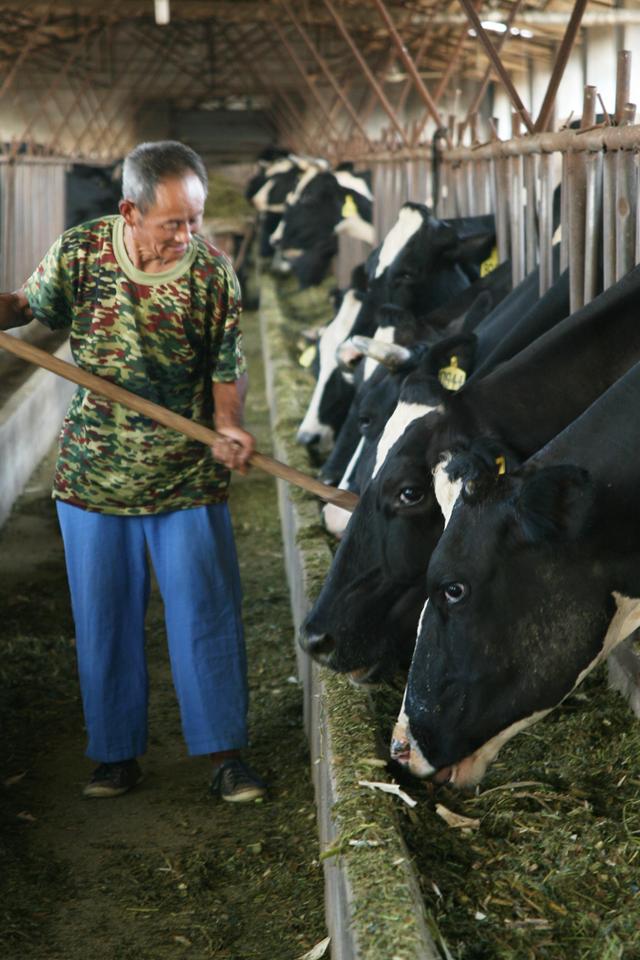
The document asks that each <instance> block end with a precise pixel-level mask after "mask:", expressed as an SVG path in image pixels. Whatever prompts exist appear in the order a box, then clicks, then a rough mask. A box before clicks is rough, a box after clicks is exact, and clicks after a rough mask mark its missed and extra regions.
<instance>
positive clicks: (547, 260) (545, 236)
mask: <svg viewBox="0 0 640 960" xmlns="http://www.w3.org/2000/svg"><path fill="white" fill-rule="evenodd" d="M538 179H539V183H540V287H539V289H540V295H541V296H542V294H544V293H546V292H547V290H548V289H549V287H550V286H551V284H552V283H553V158H552V155H551V154H550V153H542V154H541V155H540V162H539V166H538Z"/></svg>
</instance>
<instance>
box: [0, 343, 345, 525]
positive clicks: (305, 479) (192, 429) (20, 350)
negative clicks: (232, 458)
mask: <svg viewBox="0 0 640 960" xmlns="http://www.w3.org/2000/svg"><path fill="white" fill-rule="evenodd" d="M0 347H4V349H5V350H8V351H9V353H13V354H15V355H16V356H17V357H21V358H22V359H23V360H28V361H29V363H35V364H37V366H39V367H44V369H45V370H51V372H52V373H57V374H58V376H60V377H64V378H65V380H71V381H72V383H78V384H80V386H82V387H86V388H87V389H88V390H91V391H92V392H93V393H97V394H100V395H101V396H103V397H107V399H108V400H115V401H116V402H117V403H121V404H122V405H123V406H125V407H129V408H130V409H131V410H135V411H136V412H137V413H142V414H143V415H144V416H145V417H149V418H150V419H151V420H156V421H157V422H158V423H161V424H162V425H163V426H165V427H169V428H170V429H172V430H177V431H178V432H179V433H184V434H185V435H186V436H187V437H191V439H192V440H199V441H200V442H201V443H205V444H206V445H207V446H209V447H210V446H211V444H212V443H213V442H214V441H215V440H218V439H220V434H219V433H216V432H215V430H211V429H210V428H209V427H205V426H203V425H202V424H200V423H196V422H195V421H194V420H188V419H187V417H182V416H180V414H179V413H173V412H172V411H171V410H167V408H166V407H162V406H160V404H159V403H153V402H152V401H151V400H145V399H144V397H139V396H138V395H137V394H136V393H131V391H130V390H125V389H124V388H123V387H119V386H117V385H116V384H115V383H111V381H110V380H107V379H105V378H104V377H97V376H96V375H95V374H93V373H88V372H87V371H86V370H83V369H82V368H81V367H76V366H74V365H73V364H71V363H67V362H66V360H61V359H60V358H59V357H54V356H52V355H51V354H50V353H47V352H46V350H41V349H40V348H39V347H34V345H33V344H32V343H27V342H26V341H25V340H19V339H18V338H17V337H12V336H10V335H9V334H8V333H4V332H3V331H0ZM249 463H250V464H251V465H252V466H254V467H258V469H259V470H263V471H264V472H265V473H268V474H270V475H271V476H273V477H278V478H279V479H280V480H286V481H287V483H292V484H294V485H295V486H296V487H302V489H303V490H308V491H309V493H313V494H314V495H315V496H316V497H320V499H322V500H326V501H327V502H328V503H334V504H335V505H336V506H337V507H342V509H343V510H349V511H353V510H354V509H355V507H356V504H357V502H358V497H357V496H356V495H355V493H350V492H349V491H348V490H339V489H338V488H337V487H330V486H329V485H328V484H326V483H321V482H320V480H316V479H315V477H310V476H309V475H308V474H306V473H303V472H302V471H301V470H296V469H295V468H294V467H289V466H287V464H286V463H281V462H280V460H274V459H273V458H272V457H267V456H265V455H264V454H263V453H258V452H257V451H256V452H255V453H253V454H252V456H251V458H250V460H249Z"/></svg>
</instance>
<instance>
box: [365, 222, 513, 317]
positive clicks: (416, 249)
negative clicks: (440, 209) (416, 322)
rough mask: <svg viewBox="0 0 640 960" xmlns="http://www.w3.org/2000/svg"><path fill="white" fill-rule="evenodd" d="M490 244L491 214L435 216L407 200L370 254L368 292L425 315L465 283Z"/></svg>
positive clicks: (381, 299) (485, 254)
mask: <svg viewBox="0 0 640 960" xmlns="http://www.w3.org/2000/svg"><path fill="white" fill-rule="evenodd" d="M494 243H495V227H494V225H493V218H492V217H472V218H466V219H464V220H439V219H437V218H436V217H434V216H432V214H431V211H430V210H429V208H428V207H426V206H425V205H424V204H422V203H405V204H403V206H402V207H401V208H400V212H399V214H398V219H397V220H396V222H395V224H394V225H393V227H392V228H391V230H390V231H389V233H388V234H387V236H386V237H385V238H384V241H383V243H382V244H381V246H380V248H379V250H377V251H376V252H375V253H374V254H373V255H372V256H371V257H370V258H369V261H368V269H369V281H370V291H371V293H370V296H372V297H373V298H374V299H375V300H376V301H377V303H378V304H382V303H391V304H395V305H396V306H399V307H404V308H405V309H407V310H410V311H412V312H413V313H415V314H416V315H419V316H424V315H425V314H427V313H429V312H430V311H431V310H434V309H435V308H436V307H439V306H440V305H441V304H443V303H445V302H446V301H447V300H449V299H450V298H451V297H453V296H454V295H455V294H457V293H459V292H460V291H461V290H463V289H465V288H466V287H467V286H469V284H470V282H471V279H472V278H473V275H474V272H475V273H477V271H478V269H479V266H480V263H481V262H482V260H484V259H486V257H487V256H488V255H489V253H490V252H491V249H492V247H493V244H494Z"/></svg>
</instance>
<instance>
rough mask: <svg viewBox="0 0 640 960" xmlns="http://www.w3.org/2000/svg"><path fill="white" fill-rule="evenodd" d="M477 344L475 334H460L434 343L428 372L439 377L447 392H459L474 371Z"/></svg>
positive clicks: (429, 358) (429, 356)
mask: <svg viewBox="0 0 640 960" xmlns="http://www.w3.org/2000/svg"><path fill="white" fill-rule="evenodd" d="M477 343H478V340H477V337H476V335H475V334H474V333H458V334H456V335H455V336H453V337H446V338H445V339H444V340H440V341H438V342H437V343H434V344H433V345H432V347H431V349H430V350H429V353H428V359H427V364H428V367H427V370H426V372H427V373H428V374H430V375H431V376H433V377H437V378H438V380H439V381H440V383H441V384H442V386H443V387H444V388H445V390H453V391H456V390H459V389H460V387H462V386H464V384H465V383H466V381H467V378H468V377H469V375H470V374H471V372H472V370H473V367H474V364H475V359H476V348H477Z"/></svg>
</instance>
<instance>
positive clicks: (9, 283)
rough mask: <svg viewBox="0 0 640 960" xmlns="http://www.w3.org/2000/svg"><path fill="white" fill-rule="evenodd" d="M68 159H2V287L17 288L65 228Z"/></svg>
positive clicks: (0, 286) (0, 237) (0, 177)
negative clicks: (11, 161)
mask: <svg viewBox="0 0 640 960" xmlns="http://www.w3.org/2000/svg"><path fill="white" fill-rule="evenodd" d="M66 168H67V165H66V163H65V162H64V161H61V160H57V161H53V162H47V161H43V160H39V159H37V158H33V159H29V158H26V157H25V158H18V160H17V161H16V162H15V163H7V162H3V160H2V158H0V290H15V289H16V288H17V287H19V286H20V285H21V284H22V283H23V282H24V281H25V280H26V279H27V277H28V276H29V274H30V273H31V272H32V270H33V269H34V267H36V266H37V265H38V262H39V261H40V259H41V258H42V256H43V254H45V253H46V252H47V250H48V248H49V246H50V245H51V243H52V242H53V241H54V240H55V238H56V237H57V236H58V235H59V234H60V233H61V232H62V230H63V229H64V227H65V171H66Z"/></svg>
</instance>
